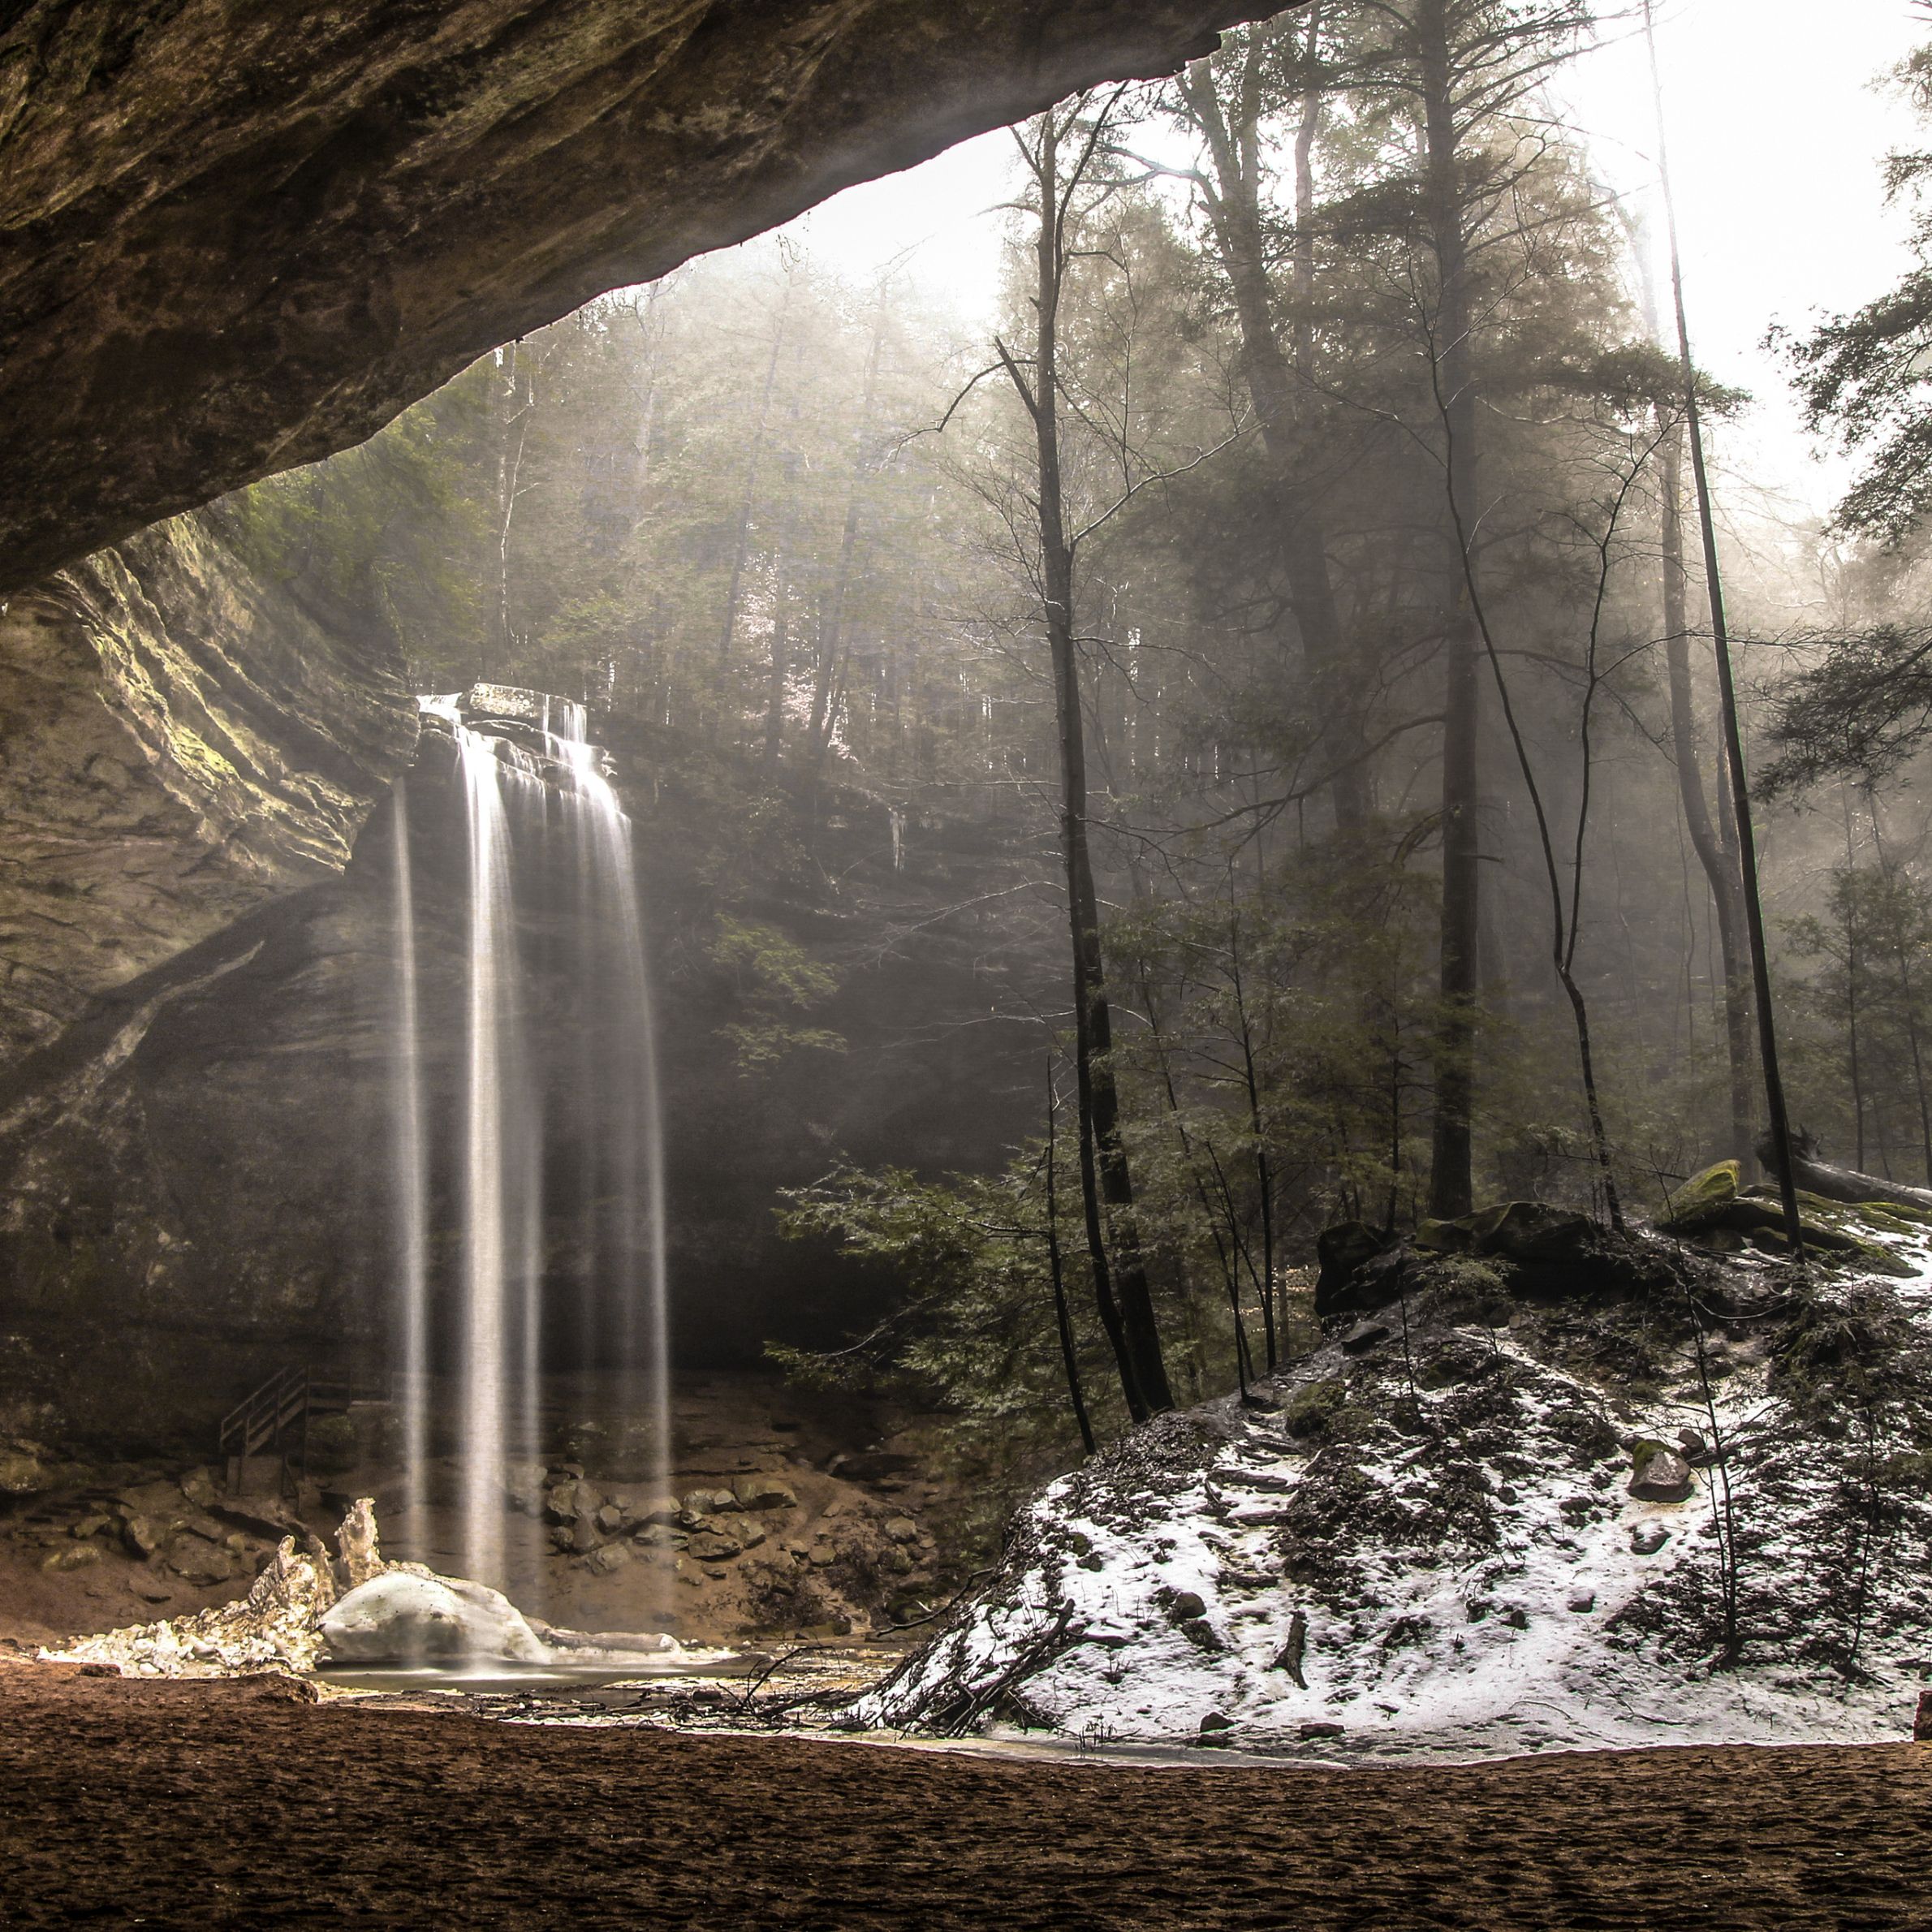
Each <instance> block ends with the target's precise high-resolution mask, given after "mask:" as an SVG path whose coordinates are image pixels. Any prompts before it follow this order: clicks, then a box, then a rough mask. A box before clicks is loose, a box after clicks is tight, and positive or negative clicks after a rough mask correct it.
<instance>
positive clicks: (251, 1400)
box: [221, 1369, 388, 1456]
mask: <svg viewBox="0 0 1932 1932" xmlns="http://www.w3.org/2000/svg"><path fill="white" fill-rule="evenodd" d="M387 1393H388V1391H371V1390H368V1389H363V1388H358V1387H357V1386H356V1385H355V1384H354V1383H352V1382H330V1381H326V1380H324V1379H322V1378H320V1377H318V1376H317V1375H316V1374H313V1372H312V1371H311V1370H309V1369H281V1370H280V1371H278V1373H277V1374H274V1375H271V1376H270V1378H269V1379H268V1380H267V1381H266V1382H264V1383H263V1384H262V1385H261V1387H260V1388H258V1389H257V1390H256V1391H255V1392H254V1393H253V1394H252V1395H250V1396H249V1397H248V1399H247V1400H246V1401H245V1402H243V1403H241V1404H238V1405H237V1406H236V1407H235V1408H232V1409H231V1410H230V1411H229V1412H228V1413H227V1414H226V1416H224V1417H222V1428H221V1452H222V1455H224V1456H247V1455H261V1454H262V1453H263V1451H266V1450H273V1451H275V1453H277V1454H278V1455H282V1454H285V1453H286V1451H285V1449H284V1444H285V1443H286V1441H287V1435H288V1432H289V1431H290V1430H291V1429H294V1428H295V1427H296V1425H298V1424H300V1425H302V1433H303V1435H304V1438H305V1437H306V1435H307V1433H308V1431H307V1425H308V1418H309V1417H311V1416H339V1415H341V1414H342V1413H343V1412H344V1411H345V1410H346V1409H347V1408H348V1407H349V1405H350V1404H351V1403H354V1402H363V1401H370V1400H377V1401H380V1400H382V1399H383V1398H384V1396H386V1394H387Z"/></svg>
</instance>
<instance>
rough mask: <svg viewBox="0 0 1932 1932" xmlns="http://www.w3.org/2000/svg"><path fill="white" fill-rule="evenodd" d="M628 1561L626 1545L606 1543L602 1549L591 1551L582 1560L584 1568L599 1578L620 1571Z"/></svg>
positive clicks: (629, 1548)
mask: <svg viewBox="0 0 1932 1932" xmlns="http://www.w3.org/2000/svg"><path fill="white" fill-rule="evenodd" d="M630 1560H631V1546H630V1545H629V1544H628V1543H606V1544H605V1545H604V1546H603V1548H602V1549H601V1550H592V1551H591V1553H590V1554H589V1555H588V1556H587V1557H585V1558H584V1568H585V1569H587V1570H592V1571H594V1572H596V1573H597V1575H598V1576H610V1574H611V1573H612V1572H614V1571H617V1570H621V1569H622V1568H623V1567H624V1565H625V1564H626V1563H628V1562H629V1561H630Z"/></svg>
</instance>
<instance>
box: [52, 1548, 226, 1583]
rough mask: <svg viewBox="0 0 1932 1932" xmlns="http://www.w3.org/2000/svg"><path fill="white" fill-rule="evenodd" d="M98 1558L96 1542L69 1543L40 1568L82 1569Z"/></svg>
mask: <svg viewBox="0 0 1932 1932" xmlns="http://www.w3.org/2000/svg"><path fill="white" fill-rule="evenodd" d="M100 1560H101V1546H100V1545H99V1544H98V1543H69V1544H68V1545H67V1547H66V1548H65V1549H64V1550H55V1551H54V1554H53V1555H51V1556H49V1557H46V1558H44V1559H42V1561H41V1568H42V1569H43V1570H84V1569H85V1568H87V1567H88V1564H90V1563H98V1562H100ZM222 1574H223V1575H224V1576H226V1574H227V1571H226V1559H223V1569H222Z"/></svg>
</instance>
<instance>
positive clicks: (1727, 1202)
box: [1657, 1161, 1742, 1235]
mask: <svg viewBox="0 0 1932 1932" xmlns="http://www.w3.org/2000/svg"><path fill="white" fill-rule="evenodd" d="M1741 1185H1742V1180H1741V1176H1740V1172H1739V1169H1738V1164H1737V1162H1736V1161H1717V1162H1713V1163H1712V1165H1711V1166H1710V1167H1706V1168H1705V1169H1704V1170H1703V1171H1702V1172H1701V1173H1698V1174H1693V1175H1692V1176H1691V1177H1690V1179H1688V1180H1687V1181H1686V1182H1685V1183H1684V1185H1683V1186H1682V1187H1680V1188H1675V1189H1674V1190H1673V1191H1672V1192H1671V1193H1670V1194H1669V1195H1667V1197H1665V1200H1664V1204H1663V1212H1662V1214H1660V1215H1659V1216H1658V1221H1657V1225H1658V1227H1660V1228H1662V1229H1663V1230H1664V1231H1665V1232H1666V1233H1667V1234H1673V1235H1688V1234H1699V1233H1701V1232H1702V1231H1704V1230H1705V1229H1706V1228H1709V1227H1718V1226H1719V1225H1720V1224H1722V1223H1723V1218H1724V1215H1725V1212H1726V1210H1727V1209H1729V1208H1730V1207H1731V1205H1732V1204H1733V1203H1734V1202H1735V1201H1736V1200H1737V1198H1738V1196H1739V1192H1740V1188H1741Z"/></svg>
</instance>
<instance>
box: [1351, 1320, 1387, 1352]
mask: <svg viewBox="0 0 1932 1932" xmlns="http://www.w3.org/2000/svg"><path fill="white" fill-rule="evenodd" d="M1389 1334H1390V1330H1389V1326H1388V1324H1387V1323H1386V1322H1357V1323H1356V1325H1355V1326H1354V1327H1353V1328H1352V1329H1350V1330H1349V1331H1348V1334H1347V1335H1343V1337H1342V1352H1343V1354H1344V1355H1366V1354H1367V1353H1368V1352H1369V1350H1370V1349H1371V1348H1378V1347H1379V1346H1380V1345H1381V1344H1382V1343H1384V1342H1386V1340H1387V1339H1389Z"/></svg>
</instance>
